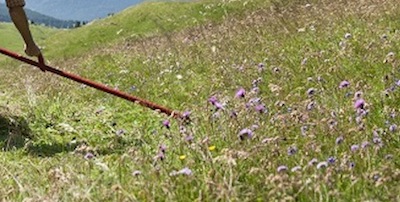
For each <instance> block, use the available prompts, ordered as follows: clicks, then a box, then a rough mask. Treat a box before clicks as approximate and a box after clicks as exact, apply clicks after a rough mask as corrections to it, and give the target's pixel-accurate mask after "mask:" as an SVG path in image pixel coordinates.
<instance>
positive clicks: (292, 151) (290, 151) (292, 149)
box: [287, 146, 297, 156]
mask: <svg viewBox="0 0 400 202" xmlns="http://www.w3.org/2000/svg"><path fill="white" fill-rule="evenodd" d="M287 153H288V155H289V156H292V155H294V154H296V153H297V147H296V146H290V147H289V148H288V149H287Z"/></svg>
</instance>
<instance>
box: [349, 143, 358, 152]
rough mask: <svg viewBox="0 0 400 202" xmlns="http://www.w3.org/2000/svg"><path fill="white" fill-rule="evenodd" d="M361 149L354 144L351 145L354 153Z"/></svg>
mask: <svg viewBox="0 0 400 202" xmlns="http://www.w3.org/2000/svg"><path fill="white" fill-rule="evenodd" d="M359 148H360V146H359V145H358V144H354V145H351V147H350V150H351V151H353V152H355V151H357V150H358V149H359Z"/></svg>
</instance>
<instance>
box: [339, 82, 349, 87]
mask: <svg viewBox="0 0 400 202" xmlns="http://www.w3.org/2000/svg"><path fill="white" fill-rule="evenodd" d="M349 85H350V83H349V82H348V81H346V80H344V81H342V82H340V84H339V88H340V89H342V88H347V87H349Z"/></svg>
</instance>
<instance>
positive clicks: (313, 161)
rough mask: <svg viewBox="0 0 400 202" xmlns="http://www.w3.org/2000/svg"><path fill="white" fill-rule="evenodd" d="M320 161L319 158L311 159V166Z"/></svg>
mask: <svg viewBox="0 0 400 202" xmlns="http://www.w3.org/2000/svg"><path fill="white" fill-rule="evenodd" d="M317 163H318V160H317V159H316V158H313V159H311V161H309V162H308V165H309V166H312V165H315V164H317Z"/></svg>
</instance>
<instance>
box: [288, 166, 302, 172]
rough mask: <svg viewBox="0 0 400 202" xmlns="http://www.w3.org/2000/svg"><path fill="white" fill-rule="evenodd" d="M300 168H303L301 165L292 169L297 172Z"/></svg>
mask: <svg viewBox="0 0 400 202" xmlns="http://www.w3.org/2000/svg"><path fill="white" fill-rule="evenodd" d="M300 170H301V166H295V167H293V168H292V169H291V170H290V171H292V172H297V171H300Z"/></svg>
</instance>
